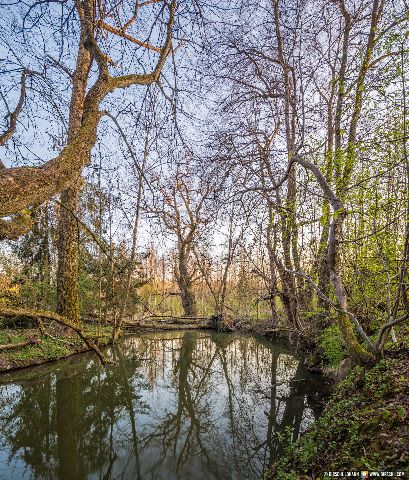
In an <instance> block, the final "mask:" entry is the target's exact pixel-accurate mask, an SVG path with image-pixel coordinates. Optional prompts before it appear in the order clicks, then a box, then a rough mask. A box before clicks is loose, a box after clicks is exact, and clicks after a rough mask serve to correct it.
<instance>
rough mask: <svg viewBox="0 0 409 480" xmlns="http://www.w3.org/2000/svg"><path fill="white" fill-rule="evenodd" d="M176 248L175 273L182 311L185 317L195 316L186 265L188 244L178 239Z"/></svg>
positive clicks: (192, 294)
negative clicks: (176, 270) (176, 262)
mask: <svg viewBox="0 0 409 480" xmlns="http://www.w3.org/2000/svg"><path fill="white" fill-rule="evenodd" d="M178 250H179V252H178V265H177V269H178V274H177V275H176V280H177V282H178V286H179V290H180V297H181V300H182V307H183V312H184V314H185V316H186V317H197V308H196V299H195V295H194V293H193V288H192V281H191V278H190V274H189V270H188V266H187V262H188V246H187V245H186V244H185V243H184V242H183V241H181V240H180V239H179V243H178Z"/></svg>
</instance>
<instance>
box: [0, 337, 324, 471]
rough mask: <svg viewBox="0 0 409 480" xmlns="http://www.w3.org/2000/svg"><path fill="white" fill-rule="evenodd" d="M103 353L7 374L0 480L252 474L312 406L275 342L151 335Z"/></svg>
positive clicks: (294, 365) (294, 366)
mask: <svg viewBox="0 0 409 480" xmlns="http://www.w3.org/2000/svg"><path fill="white" fill-rule="evenodd" d="M112 355H113V356H114V357H115V359H116V360H117V363H116V364H115V365H113V366H109V367H107V368H106V369H103V368H102V367H101V366H100V365H99V364H98V363H97V361H96V360H95V358H94V357H92V356H90V355H81V356H76V357H73V358H71V359H69V360H67V361H62V362H58V363H56V364H53V365H48V366H44V367H37V368H35V369H30V370H27V371H25V372H23V371H22V372H17V373H16V374H14V375H8V376H7V377H5V379H6V381H7V382H8V383H6V384H3V385H0V446H1V451H0V479H3V478H4V479H10V478H12V479H19V478H21V479H23V478H24V479H29V478H36V479H37V478H39V479H43V478H44V479H48V478H49V479H55V478H61V479H64V480H66V479H76V480H80V479H86V478H87V479H106V480H108V479H138V478H140V479H152V480H153V479H166V480H171V479H181V480H184V479H186V480H187V479H189V480H190V479H195V480H196V479H197V480H201V479H206V480H207V479H218V480H219V479H220V480H224V479H238V480H251V479H257V478H261V477H262V473H263V471H264V470H265V469H266V468H268V466H269V465H270V463H271V462H272V461H274V458H276V457H277V456H278V455H280V452H281V451H282V448H284V446H285V443H286V442H288V441H289V435H291V433H288V434H284V432H286V429H288V428H290V429H291V431H292V437H293V439H295V438H296V437H297V436H298V435H299V433H300V432H302V431H304V430H305V429H306V428H307V427H308V425H310V424H311V422H312V421H313V420H314V414H316V411H317V408H318V407H317V402H316V398H317V389H316V387H315V385H316V381H315V379H314V378H312V377H311V376H310V375H309V373H308V372H307V371H306V370H305V368H304V366H303V364H302V362H299V360H298V359H297V358H296V357H295V356H294V355H292V354H291V352H290V351H289V350H288V349H287V348H286V347H284V346H283V345H282V344H270V343H268V342H267V341H265V340H258V339H255V338H253V337H244V336H233V335H231V334H220V333H214V332H212V333H205V332H174V333H154V334H144V335H141V336H133V337H129V338H126V339H125V340H124V342H123V345H122V347H121V348H119V349H117V350H116V351H113V352H112ZM314 412H315V413H314Z"/></svg>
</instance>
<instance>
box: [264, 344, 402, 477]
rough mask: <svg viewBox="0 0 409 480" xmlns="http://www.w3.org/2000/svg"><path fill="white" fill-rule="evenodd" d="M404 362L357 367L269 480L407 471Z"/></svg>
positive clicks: (387, 362) (390, 361)
mask: <svg viewBox="0 0 409 480" xmlns="http://www.w3.org/2000/svg"><path fill="white" fill-rule="evenodd" d="M404 357H405V353H403V354H402V356H400V357H399V358H394V359H383V360H380V361H379V362H378V363H377V364H376V365H375V366H373V367H372V368H369V369H368V368H364V367H360V366H356V367H354V368H353V369H352V370H351V372H350V373H349V375H348V376H347V378H346V379H345V380H344V381H343V382H341V383H340V384H339V385H338V387H337V388H336V390H335V391H334V393H333V395H332V396H331V399H330V401H329V402H328V404H327V406H326V409H325V411H324V413H323V415H322V416H321V418H320V419H319V420H318V422H317V423H316V424H314V425H313V427H312V428H311V430H310V431H309V432H307V433H306V434H305V435H303V436H302V437H301V438H300V439H299V440H298V441H297V442H295V443H294V444H293V445H292V446H290V448H289V450H288V451H287V452H286V453H285V455H284V456H283V457H282V459H280V460H279V462H278V463H277V465H275V466H274V467H275V468H273V473H272V474H271V476H270V477H269V478H271V479H272V478H274V479H276V478H277V479H283V480H285V479H291V478H294V479H302V478H311V475H312V474H315V475H317V474H318V475H319V474H321V473H322V472H323V471H325V470H345V469H353V470H359V469H361V468H367V469H372V470H382V469H385V468H387V469H388V470H394V469H395V470H397V469H402V470H405V469H407V468H408V467H409V453H408V449H407V445H406V446H405V445H404V443H403V442H402V438H404V431H405V429H406V423H407V419H408V417H409V411H408V410H409V408H408V405H407V396H406V392H407V389H408V373H409V372H408V371H409V366H408V362H407V360H406V359H405V358H404ZM291 475H293V476H291ZM305 475H307V476H305Z"/></svg>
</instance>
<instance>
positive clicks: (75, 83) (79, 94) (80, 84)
mask: <svg viewBox="0 0 409 480" xmlns="http://www.w3.org/2000/svg"><path fill="white" fill-rule="evenodd" d="M80 15H81V11H80ZM82 24H83V22H82ZM85 38H86V33H85V31H84V28H83V27H82V28H81V33H80V39H79V46H78V55H77V64H76V68H75V72H74V75H73V79H72V95H71V104H70V115H69V124H68V132H67V136H68V142H69V141H70V140H72V139H73V138H74V137H75V136H76V135H77V133H78V131H79V130H80V128H81V124H82V117H83V112H84V99H85V93H86V87H87V80H88V74H89V70H90V67H91V63H92V58H91V55H90V53H89V51H88V50H87V49H86V48H85V46H84V41H85ZM81 187H82V180H81V177H80V176H78V178H77V181H75V182H74V183H73V184H72V185H71V186H70V187H69V188H67V189H66V190H64V191H63V192H62V193H61V197H60V203H61V209H60V217H59V222H58V242H57V247H58V271H57V312H58V313H59V314H60V315H62V316H64V317H66V318H69V319H70V320H72V321H74V322H75V323H77V324H78V325H79V324H80V300H79V288H78V236H79V231H78V224H77V220H76V216H77V213H78V198H79V193H80V191H81Z"/></svg>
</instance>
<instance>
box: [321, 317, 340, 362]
mask: <svg viewBox="0 0 409 480" xmlns="http://www.w3.org/2000/svg"><path fill="white" fill-rule="evenodd" d="M319 346H320V348H321V350H322V359H323V361H324V363H325V364H326V365H328V366H329V367H331V368H334V367H337V366H338V365H339V364H340V362H341V360H343V359H344V358H345V357H346V350H345V345H344V341H343V339H342V334H341V330H340V329H339V327H338V325H331V326H329V327H327V328H324V330H323V331H322V332H321V335H320V338H319Z"/></svg>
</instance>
